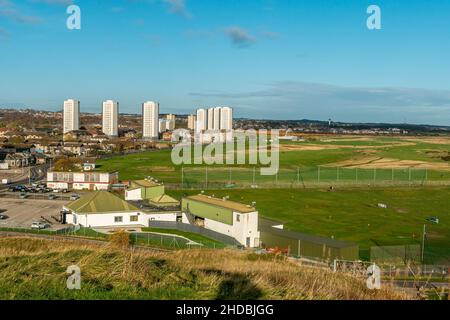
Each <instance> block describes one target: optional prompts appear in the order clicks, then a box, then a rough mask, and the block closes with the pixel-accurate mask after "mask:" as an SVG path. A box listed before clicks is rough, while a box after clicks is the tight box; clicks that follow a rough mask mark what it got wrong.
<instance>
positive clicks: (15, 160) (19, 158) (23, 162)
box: [4, 152, 34, 168]
mask: <svg viewBox="0 0 450 320" xmlns="http://www.w3.org/2000/svg"><path fill="white" fill-rule="evenodd" d="M33 162H34V159H33V156H32V155H31V154H29V153H23V152H16V153H8V154H7V155H6V157H5V160H4V163H7V164H8V167H9V168H22V167H28V166H29V165H31V164H32V163H33Z"/></svg>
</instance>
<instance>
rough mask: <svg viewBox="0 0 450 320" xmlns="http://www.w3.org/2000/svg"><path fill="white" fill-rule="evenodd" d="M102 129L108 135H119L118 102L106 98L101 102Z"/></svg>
mask: <svg viewBox="0 0 450 320" xmlns="http://www.w3.org/2000/svg"><path fill="white" fill-rule="evenodd" d="M102 111H103V113H102V118H103V123H102V131H103V133H104V134H106V135H107V136H109V137H118V136H119V127H118V123H119V103H118V102H115V101H112V100H107V101H105V102H103V110H102Z"/></svg>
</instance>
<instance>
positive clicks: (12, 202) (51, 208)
mask: <svg viewBox="0 0 450 320" xmlns="http://www.w3.org/2000/svg"><path fill="white" fill-rule="evenodd" d="M67 203H68V201H62V200H35V199H30V198H28V199H16V198H9V197H1V198H0V212H1V213H2V214H4V215H6V216H8V218H7V219H5V220H0V227H3V228H30V227H31V224H32V223H33V222H34V221H40V220H42V217H44V218H45V219H46V220H48V221H49V222H51V227H50V228H49V230H58V229H62V228H64V227H65V226H63V225H61V224H60V223H58V222H57V221H55V219H54V218H53V217H58V216H59V215H60V211H61V209H62V206H63V205H64V204H67Z"/></svg>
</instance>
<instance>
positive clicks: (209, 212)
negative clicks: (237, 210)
mask: <svg viewBox="0 0 450 320" xmlns="http://www.w3.org/2000/svg"><path fill="white" fill-rule="evenodd" d="M181 210H182V211H183V212H188V213H192V214H193V215H195V216H198V217H201V218H205V219H210V220H216V221H218V222H221V223H225V224H228V225H232V224H233V211H232V210H230V209H226V208H221V207H218V206H215V205H211V204H208V203H204V202H200V201H195V200H190V199H187V198H183V200H182V201H181Z"/></svg>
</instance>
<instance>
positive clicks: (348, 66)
mask: <svg viewBox="0 0 450 320" xmlns="http://www.w3.org/2000/svg"><path fill="white" fill-rule="evenodd" d="M70 3H75V4H77V5H78V6H79V7H80V8H81V14H82V17H81V19H82V22H81V23H82V28H81V30H68V29H67V28H66V19H67V17H68V15H67V14H66V7H67V5H68V4H70ZM370 4H376V5H378V6H379V7H380V8H381V13H382V29H381V30H368V29H367V27H366V19H367V17H368V14H367V13H366V9H367V7H368V6H369V5H370ZM449 36H450V0H439V1H419V0H409V1H406V0H405V1H403V0H389V1H378V0H372V1H359V0H340V1H337V0H335V1H333V0H314V1H312V0H310V1H303V0H184V1H183V0H78V1H70V0H20V1H19V0H17V1H14V0H0V105H2V106H16V107H21V106H30V107H33V108H42V109H48V110H58V109H60V108H61V105H62V101H63V100H64V99H66V98H69V97H74V98H78V99H79V100H81V106H82V110H84V111H94V112H98V111H99V110H100V104H101V101H103V100H106V99H115V100H118V101H119V102H120V108H121V112H133V113H138V112H139V111H140V104H141V103H142V102H143V101H146V100H155V101H159V102H160V103H161V112H164V113H165V112H176V113H190V112H193V110H194V109H195V108H197V107H202V106H210V105H229V106H232V107H234V108H235V113H236V116H240V117H252V118H273V119H304V118H307V119H322V120H325V119H328V118H330V117H331V118H333V119H334V120H336V121H361V122H405V121H406V122H409V123H430V124H441V125H450V61H449V57H450V41H449V38H450V37H449Z"/></svg>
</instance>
